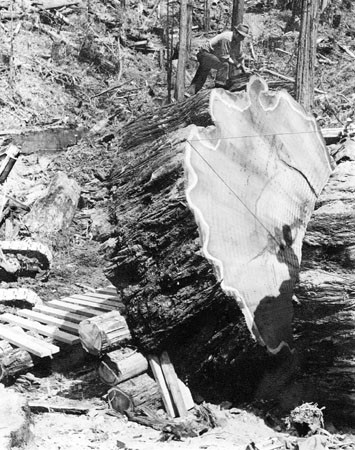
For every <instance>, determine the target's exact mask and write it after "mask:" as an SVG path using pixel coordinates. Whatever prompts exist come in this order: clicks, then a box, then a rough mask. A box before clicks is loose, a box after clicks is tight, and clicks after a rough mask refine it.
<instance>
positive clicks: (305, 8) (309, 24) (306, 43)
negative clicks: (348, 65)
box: [295, 0, 318, 111]
mask: <svg viewBox="0 0 355 450" xmlns="http://www.w3.org/2000/svg"><path fill="white" fill-rule="evenodd" d="M317 28H318V0H316V1H315V0H302V17H301V32H300V38H299V44H298V56H297V68H296V86H295V91H296V99H297V100H298V101H299V102H300V103H301V105H302V106H303V107H304V108H305V110H306V111H310V110H311V108H312V106H313V102H314V67H315V60H316V45H317V43H316V40H317Z"/></svg>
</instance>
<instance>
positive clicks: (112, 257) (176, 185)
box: [105, 92, 350, 414]
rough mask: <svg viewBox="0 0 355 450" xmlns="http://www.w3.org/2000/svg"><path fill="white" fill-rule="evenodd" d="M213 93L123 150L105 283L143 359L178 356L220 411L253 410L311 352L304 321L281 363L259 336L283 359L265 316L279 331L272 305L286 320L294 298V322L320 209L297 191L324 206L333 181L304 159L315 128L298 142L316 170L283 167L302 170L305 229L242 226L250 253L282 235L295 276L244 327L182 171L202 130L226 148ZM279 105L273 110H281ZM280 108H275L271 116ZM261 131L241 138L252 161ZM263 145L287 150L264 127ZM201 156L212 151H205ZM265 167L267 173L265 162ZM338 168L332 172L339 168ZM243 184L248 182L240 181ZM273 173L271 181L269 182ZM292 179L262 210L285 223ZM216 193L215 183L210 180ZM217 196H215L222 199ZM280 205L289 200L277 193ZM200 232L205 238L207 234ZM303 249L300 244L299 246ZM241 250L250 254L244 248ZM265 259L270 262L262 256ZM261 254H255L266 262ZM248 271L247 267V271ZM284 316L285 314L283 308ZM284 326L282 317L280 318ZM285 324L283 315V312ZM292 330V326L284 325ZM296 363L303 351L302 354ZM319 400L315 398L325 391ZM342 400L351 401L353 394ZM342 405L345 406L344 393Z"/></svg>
mask: <svg viewBox="0 0 355 450" xmlns="http://www.w3.org/2000/svg"><path fill="white" fill-rule="evenodd" d="M209 94H210V93H209V92H202V93H200V94H198V95H196V96H194V97H192V98H190V99H188V100H186V101H185V102H181V103H177V104H173V105H169V106H166V107H163V108H162V109H160V110H158V111H154V112H152V113H151V114H150V115H145V116H142V117H141V118H139V119H138V120H136V121H134V122H132V123H130V124H128V125H127V126H126V127H125V128H124V129H122V130H121V131H120V133H119V149H118V151H117V153H116V158H115V162H114V167H113V170H112V172H111V174H110V184H111V191H112V192H113V208H114V210H115V223H116V227H115V231H114V233H113V236H111V237H114V238H115V242H116V243H115V245H114V247H112V240H110V244H111V245H110V246H107V248H108V250H107V254H106V256H107V259H108V264H107V267H106V270H105V273H106V275H107V277H108V278H109V279H110V281H111V282H112V283H113V284H114V285H115V286H116V287H117V289H118V292H120V294H121V296H122V301H123V302H124V303H125V306H126V312H127V322H128V325H129V327H130V330H131V333H132V336H133V338H134V340H135V342H136V344H137V345H138V347H139V348H140V349H141V350H142V352H149V353H151V352H161V351H163V350H168V351H169V354H170V356H171V359H172V361H173V363H174V366H175V368H176V370H177V372H178V375H179V377H180V378H184V379H187V380H188V382H189V387H190V388H191V390H192V391H193V393H194V394H195V395H196V394H197V393H198V394H201V395H203V396H204V397H205V399H206V400H209V401H218V400H221V399H226V398H228V399H230V400H231V401H235V402H240V401H244V400H250V399H251V398H252V397H253V395H254V394H255V392H262V389H259V388H260V385H262V384H263V383H264V385H265V377H267V374H268V373H272V372H273V371H274V370H275V368H277V367H280V366H281V365H282V364H287V365H288V366H289V367H294V366H295V365H296V364H289V362H290V359H294V356H289V355H290V353H289V350H288V349H287V347H291V346H292V345H295V346H296V349H298V348H300V349H301V351H302V350H303V349H304V348H305V344H304V341H302V336H303V335H304V334H305V329H306V328H307V329H308V327H309V325H307V326H306V325H305V322H304V321H303V322H302V323H301V321H300V320H299V319H297V322H296V326H297V328H296V342H295V344H293V343H292V342H291V339H289V337H288V336H287V333H288V330H287V329H286V328H287V327H284V328H285V330H286V333H284V330H283V329H282V330H281V331H280V333H281V334H282V333H284V334H286V336H287V338H286V341H285V342H286V343H287V345H286V346H285V347H283V346H281V348H283V350H282V351H281V352H279V353H278V354H277V355H275V356H270V355H269V354H268V353H267V352H266V351H265V349H264V348H263V347H262V346H259V345H258V344H257V343H256V341H255V340H254V339H253V337H255V338H256V339H258V341H259V342H261V343H266V346H267V348H268V349H269V350H275V349H278V344H277V342H280V339H279V336H276V338H277V339H279V340H278V341H276V340H275V342H276V346H274V343H275V342H274V336H271V335H270V334H269V333H268V329H266V328H267V327H265V329H266V331H265V330H264V329H263V317H265V318H266V319H267V322H268V323H269V322H272V313H273V310H272V309H269V310H268V305H269V304H270V303H273V299H274V298H276V300H277V302H278V304H279V305H280V310H281V309H282V308H284V304H283V303H282V301H283V300H285V304H286V310H287V314H286V315H287V317H290V311H291V309H290V308H291V298H292V293H293V288H294V285H295V282H296V278H297V273H298V270H299V264H300V251H301V244H302V239H303V233H304V231H305V230H304V229H305V226H306V224H307V221H308V219H309V217H310V214H311V212H312V207H313V206H312V205H313V204H312V201H313V200H312V201H310V202H308V203H307V201H304V205H303V206H304V210H303V211H300V208H299V207H298V206H297V208H298V209H297V208H293V206H294V204H293V203H292V202H291V200H292V195H293V190H295V191H297V193H298V194H297V195H300V198H302V195H303V194H304V192H305V191H307V190H308V191H310V193H312V195H313V196H314V200H315V198H316V196H317V195H318V194H319V192H320V190H321V188H322V183H324V182H325V181H326V176H327V174H326V171H325V172H324V170H323V166H322V165H321V164H319V166H318V167H317V165H316V164H314V161H311V159H312V157H310V160H309V161H308V160H307V151H306V152H304V149H306V150H308V149H309V147H308V146H307V144H306V145H304V142H306V137H307V135H310V134H317V133H318V131H317V130H316V129H307V126H306V130H305V132H304V133H303V136H302V138H301V139H299V136H296V142H297V146H298V148H299V149H300V151H303V152H304V153H302V157H301V159H304V160H305V161H304V162H306V164H307V162H308V163H309V167H311V168H312V169H310V170H311V171H309V172H307V169H305V170H303V171H302V170H300V169H299V168H298V166H297V164H294V161H291V160H290V157H287V158H284V160H283V163H284V169H285V173H288V174H290V173H291V172H292V176H294V174H295V172H297V171H298V172H299V176H300V177H299V181H298V182H297V181H296V182H295V181H293V184H292V183H291V184H290V185H289V186H288V187H287V188H286V191H287V189H289V191H287V194H286V195H285V197H289V198H290V199H291V200H290V204H291V205H293V206H292V207H291V208H290V209H291V210H292V211H291V212H288V213H287V214H291V215H292V214H295V215H296V216H297V215H298V220H296V218H295V217H293V218H294V219H295V220H294V221H293V222H291V225H292V226H291V227H290V228H291V229H287V230H285V229H284V228H283V227H282V222H281V221H280V225H281V226H279V227H276V226H273V225H272V221H269V222H265V221H264V222H263V220H264V218H265V217H266V216H267V214H266V216H263V219H262V220H259V222H261V224H256V221H255V222H254V223H251V225H250V229H245V226H246V224H245V222H243V220H241V221H237V222H236V224H235V228H236V233H237V234H239V238H240V237H241V236H243V230H244V234H245V242H246V243H248V242H252V235H253V233H252V231H253V227H254V228H255V229H257V226H260V228H261V227H262V226H263V225H262V224H263V223H264V225H265V228H266V231H267V233H269V230H271V229H272V230H273V231H275V233H274V234H273V236H274V238H270V242H271V241H274V243H275V245H276V247H277V249H278V250H277V251H276V254H277V257H276V258H275V259H274V261H273V264H275V268H276V274H277V276H278V274H279V272H278V266H277V264H284V265H286V266H287V270H284V269H283V268H282V270H281V272H282V271H284V276H285V277H286V278H285V284H282V283H281V284H282V289H280V296H279V297H280V298H277V296H276V297H273V296H272V295H270V296H268V295H266V293H265V300H266V301H265V305H266V307H265V310H263V311H262V314H261V315H259V318H257V319H256V320H259V323H256V322H253V320H254V319H255V308H254V309H253V308H251V307H250V306H249V309H250V311H251V314H252V315H251V317H252V319H251V320H250V321H249V323H248V318H247V320H246V319H245V317H246V316H244V315H243V313H242V312H241V309H240V308H239V306H243V302H238V301H235V300H236V299H235V298H233V296H230V295H227V293H229V294H230V292H228V289H223V288H225V286H223V281H224V280H223V279H221V273H220V271H218V267H217V268H216V265H215V266H213V264H211V260H212V259H213V258H208V254H207V252H205V249H204V246H203V245H201V237H200V234H199V229H200V231H201V223H199V224H198V225H197V221H196V220H195V217H196V211H194V213H195V214H193V213H192V211H191V209H190V207H189V205H188V202H187V201H188V200H189V199H188V198H187V197H186V190H185V187H186V177H185V173H184V164H183V162H184V152H185V148H186V141H187V140H188V139H189V136H191V135H190V133H191V130H192V129H193V125H198V126H200V127H203V128H206V134H207V135H208V134H210V135H211V136H212V139H215V141H216V140H217V139H216V138H217V136H216V134H214V135H213V133H215V129H214V127H213V126H212V125H213V119H216V117H211V113H210V110H209V108H208V104H209V101H210V99H209ZM223 96H224V94H221V98H223ZM228 96H230V94H228V95H227V97H228ZM228 98H232V97H228ZM228 101H229V100H228ZM221 103H223V102H221ZM271 104H272V101H270V105H271ZM270 105H269V106H270ZM232 109H233V107H230V110H232ZM240 109H241V110H242V109H243V108H240ZM295 109H297V107H295ZM270 110H272V108H271V106H270ZM266 114H269V121H270V122H271V124H269V125H268V126H271V125H272V126H274V125H275V128H277V126H278V125H280V124H281V125H282V126H284V125H285V122H287V121H289V122H288V123H289V124H290V123H291V125H290V126H293V122H294V117H292V114H293V113H292V112H291V113H290V114H291V116H290V117H288V115H287V113H286V112H285V111H283V112H282V114H281V116H280V117H279V119H277V118H276V119H275V117H271V116H272V114H271V113H270V111H268V112H267V113H266ZM296 116H297V114H296ZM297 117H298V116H297ZM259 119H260V118H259V116H257V115H254V116H253V115H251V114H249V117H248V120H249V121H250V122H252V123H253V124H255V123H256V122H258V120H259ZM307 120H308V119H307ZM309 120H311V119H309ZM216 125H217V128H218V126H219V125H220V126H221V127H223V124H222V125H221V124H219V123H216ZM243 126H244V124H243ZM218 129H220V128H218ZM200 130H201V129H200ZM202 131H203V130H202ZM243 131H245V130H244V129H243ZM253 131H254V136H248V135H245V133H243V134H242V135H241V136H239V137H240V138H244V144H245V143H246V144H247V145H246V148H247V149H248V150H249V151H250V146H249V141H248V142H246V139H248V138H251V137H254V139H255V137H256V136H255V130H253ZM203 132H204V131H203ZM231 133H233V134H231V135H230V136H232V137H236V136H238V134H237V133H238V123H236V124H235V128H233V129H232V130H231ZM282 134H283V135H284V136H285V137H284V138H285V140H289V141H292V134H294V135H296V134H297V135H300V134H302V133H299V132H297V133H296V132H293V131H291V133H288V132H287V130H286V129H283V133H282ZM259 135H260V136H261V137H260V136H258V137H259V138H260V142H261V141H263V139H264V140H265V141H268V140H269V141H270V142H271V145H270V146H269V148H270V152H271V153H272V148H273V147H272V145H273V144H275V148H276V149H277V151H276V153H278V152H279V150H280V148H279V147H280V145H279V142H278V140H277V139H276V136H275V135H277V133H276V132H275V133H273V134H272V135H271V136H269V137H265V136H267V131H265V129H260V130H259ZM286 135H287V136H286ZM190 139H191V138H190ZM204 139H208V136H207V137H203V138H200V139H199V141H200V142H201V140H204ZM273 139H274V140H273ZM197 140H198V139H197ZM249 140H250V139H249ZM200 142H199V144H200ZM307 142H308V141H307ZM261 144H263V142H261ZM241 147H243V144H242V146H241ZM198 151H201V148H200V147H198ZM249 154H250V152H249V153H248V155H249ZM299 154H300V153H299ZM245 162H246V164H245V171H246V172H247V171H248V170H249V168H248V166H249V165H250V164H252V163H254V162H255V161H252V160H250V159H249V160H248V158H245ZM328 163H329V161H328ZM255 164H256V165H257V164H258V161H257V160H256V163H255ZM275 164H276V163H275ZM292 165H294V167H291V169H292V171H291V172H287V168H290V167H289V166H292ZM266 166H267V164H266ZM267 170H269V168H267ZM317 170H318V173H319V177H320V178H322V180H321V182H319V179H317V176H318V175H317ZM327 170H329V171H330V165H329V167H328V168H327ZM238 175H240V176H243V174H241V172H239V173H238ZM264 175H265V174H262V177H263V176H264ZM231 178H233V177H231ZM282 178H283V174H282V171H280V177H279V178H277V179H276V182H275V183H274V185H275V186H276V187H275V186H274V188H275V191H272V190H271V191H270V193H269V200H270V202H269V204H268V205H267V204H265V203H264V204H263V205H262V207H263V210H264V211H265V210H267V209H269V210H270V211H272V210H273V211H274V213H275V214H276V215H277V212H276V211H277V210H278V208H279V206H280V205H279V203H276V204H275V203H274V204H273V203H272V201H271V200H272V193H273V192H276V193H277V186H279V185H280V183H282V182H287V180H285V178H286V179H287V178H288V177H287V176H286V177H284V179H283V181H282ZM273 179H274V178H273ZM246 180H248V177H246ZM205 184H206V185H208V181H206V183H205ZM270 184H273V183H270ZM300 186H301V187H300ZM271 187H272V186H271ZM244 188H245V186H244ZM268 188H269V187H268ZM300 189H301V190H302V192H300ZM237 195H238V192H237ZM243 195H244V192H243ZM307 195H308V193H307ZM213 196H214V195H213V192H212V194H211V197H213ZM276 198H279V199H280V198H281V197H277V195H276ZM257 201H258V199H256V202H257ZM292 201H293V200H292ZM277 202H279V200H277ZM283 202H284V204H285V205H286V208H287V201H285V200H284V199H283ZM301 203H302V202H301ZM190 206H191V202H190ZM249 209H250V208H249ZM256 209H257V208H256ZM293 209H295V211H296V212H294V211H293ZM217 212H218V213H219V211H217ZM281 215H282V214H281ZM268 217H269V216H268ZM284 217H286V216H283V218H284ZM268 220H269V219H268ZM241 224H242V225H241ZM222 225H223V224H222ZM238 226H241V227H242V230H240V229H238ZM243 227H244V228H243ZM272 227H273V228H272ZM201 233H202V234H203V230H202V232H201ZM294 242H296V245H295V247H294ZM247 246H248V244H246V247H247ZM272 247H273V245H270V248H272ZM242 248H243V252H244V253H245V252H246V250H245V248H244V247H242ZM269 250H270V249H269V248H268V251H269ZM274 250H275V246H274ZM265 253H267V252H264V254H265ZM260 255H261V256H263V249H262V248H261V249H260ZM260 255H255V259H257V257H260ZM244 256H245V254H244ZM209 259H210V261H209ZM250 259H251V260H252V259H253V258H250ZM276 260H277V261H276ZM265 261H266V260H265ZM212 263H213V261H212ZM247 263H248V262H247V261H246V262H245V264H247ZM257 267H258V269H257V272H254V279H253V272H252V273H251V274H249V275H248V277H249V283H250V284H251V286H253V282H254V283H256V284H257V289H256V290H258V289H260V283H259V281H260V277H261V276H263V274H262V270H261V265H260V264H259V265H258V266H257ZM265 268H266V271H267V270H269V268H268V264H267V262H266V263H265ZM255 273H257V276H255ZM277 276H276V278H277ZM287 277H288V278H287ZM300 286H301V287H300V289H302V286H305V285H304V284H302V283H301V285H300ZM279 287H280V288H281V286H279ZM243 289H244V288H243ZM303 292H304V294H303V297H302V299H303V301H304V304H305V305H306V304H307V302H308V300H311V299H312V296H311V295H309V293H308V289H307V287H305V288H304V291H303ZM239 293H240V291H239ZM259 294H260V293H259ZM259 294H258V295H259ZM299 295H300V294H299ZM242 296H244V298H245V296H246V295H245V290H244V291H243V290H242ZM300 297H301V295H300ZM246 303H248V299H247V301H246ZM274 303H275V302H274ZM238 305H239V306H238ZM244 309H246V308H244ZM274 311H277V308H276V309H275V310H274ZM244 312H245V311H244ZM276 317H279V316H277V315H276ZM280 317H282V315H281V314H280ZM282 320H284V318H283V317H282ZM307 320H309V322H310V323H311V322H312V316H308V319H307ZM254 325H258V326H254ZM268 326H269V325H268ZM248 328H249V329H248ZM257 328H258V329H257ZM252 335H253V337H252ZM270 336H271V337H270ZM300 336H301V337H300ZM263 341H264V342H263ZM265 341H266V342H265ZM268 344H269V345H268ZM295 354H297V351H296V352H294V353H293V354H292V355H295ZM285 361H286V362H285ZM314 361H315V360H314ZM302 370H304V368H303V366H302V368H301V372H302ZM292 376H293V374H292ZM292 376H290V377H289V379H290V378H292ZM288 387H289V385H288ZM318 387H319V386H318ZM313 394H314V397H316V395H315V392H313ZM313 394H311V396H312V395H313ZM342 394H343V395H345V396H346V395H350V394H348V392H347V391H346V390H344V392H342ZM334 396H335V397H337V394H336V393H335V391H334ZM323 397H325V396H323ZM318 398H320V397H319V396H318ZM298 401H299V398H297V399H296V397H295V403H294V405H291V407H292V406H296V405H297V402H298ZM301 401H302V399H301ZM342 402H343V398H342V399H340V398H339V401H338V403H337V401H335V402H333V403H332V404H330V403H329V402H328V403H327V405H326V406H327V407H328V413H329V414H331V413H332V412H333V413H334V412H335V410H336V404H338V405H339V404H342ZM289 406H290V405H287V407H289Z"/></svg>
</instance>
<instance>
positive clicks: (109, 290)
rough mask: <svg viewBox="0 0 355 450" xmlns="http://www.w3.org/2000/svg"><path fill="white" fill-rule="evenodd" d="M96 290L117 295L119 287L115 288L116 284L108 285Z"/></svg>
mask: <svg viewBox="0 0 355 450" xmlns="http://www.w3.org/2000/svg"><path fill="white" fill-rule="evenodd" d="M96 292H98V293H102V294H109V295H117V289H116V288H115V286H106V287H104V288H100V289H96Z"/></svg>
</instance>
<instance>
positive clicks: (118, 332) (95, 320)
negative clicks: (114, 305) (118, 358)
mask: <svg viewBox="0 0 355 450" xmlns="http://www.w3.org/2000/svg"><path fill="white" fill-rule="evenodd" d="M79 336H80V341H81V345H82V346H83V348H84V349H85V350H86V351H87V352H88V353H90V354H92V355H102V354H104V353H108V352H110V351H112V350H115V349H117V347H119V346H121V345H122V343H123V342H127V341H128V340H130V339H131V334H130V331H129V328H128V326H127V322H126V319H125V318H124V317H123V316H121V314H120V313H119V312H118V311H111V312H108V313H105V314H101V315H100V316H96V317H92V318H90V319H87V320H83V321H81V322H80V324H79Z"/></svg>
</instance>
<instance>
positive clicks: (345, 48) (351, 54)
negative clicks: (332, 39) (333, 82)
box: [338, 42, 355, 59]
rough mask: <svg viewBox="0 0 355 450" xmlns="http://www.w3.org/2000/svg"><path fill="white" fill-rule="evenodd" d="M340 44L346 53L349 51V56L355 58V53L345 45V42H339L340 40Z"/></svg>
mask: <svg viewBox="0 0 355 450" xmlns="http://www.w3.org/2000/svg"><path fill="white" fill-rule="evenodd" d="M338 46H339V47H340V48H341V49H342V50H343V51H344V52H345V53H347V54H348V55H349V56H351V57H352V58H354V59H355V53H354V52H352V51H351V50H350V49H349V47H347V46H346V45H343V44H339V42H338Z"/></svg>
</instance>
